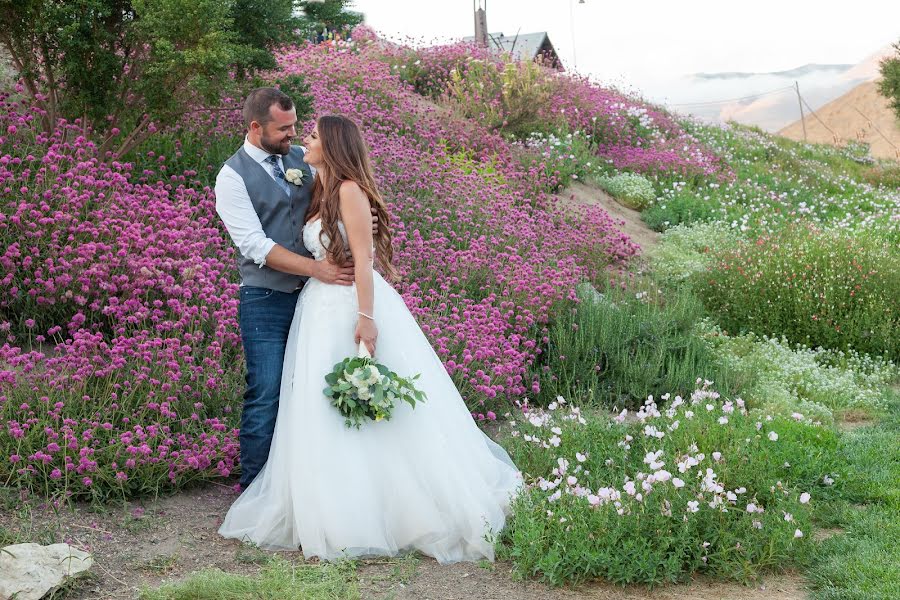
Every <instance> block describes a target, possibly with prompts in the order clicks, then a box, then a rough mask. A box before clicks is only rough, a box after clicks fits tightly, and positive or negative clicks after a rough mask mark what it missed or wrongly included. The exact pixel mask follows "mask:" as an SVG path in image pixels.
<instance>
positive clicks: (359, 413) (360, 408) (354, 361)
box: [323, 342, 425, 429]
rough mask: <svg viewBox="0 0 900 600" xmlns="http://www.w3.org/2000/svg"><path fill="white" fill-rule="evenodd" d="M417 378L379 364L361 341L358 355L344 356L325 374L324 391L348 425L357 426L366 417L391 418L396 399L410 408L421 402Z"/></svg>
mask: <svg viewBox="0 0 900 600" xmlns="http://www.w3.org/2000/svg"><path fill="white" fill-rule="evenodd" d="M418 377H419V376H418V375H415V376H413V377H410V378H404V377H400V376H399V375H397V374H396V373H394V372H393V371H391V370H390V369H388V368H387V367H385V366H384V365H382V364H378V363H377V362H375V359H373V358H372V357H371V356H370V355H369V352H368V350H367V349H366V347H365V344H363V343H362V342H360V344H359V355H358V356H356V357H348V358H345V359H344V360H342V361H341V362H339V363H338V364H336V365H334V369H333V370H332V371H331V373H329V374H328V375H326V376H325V383H327V384H328V385H327V386H326V387H325V389H324V390H323V392H324V394H325V395H326V396H327V397H328V398H330V399H331V404H332V405H333V406H335V407H337V409H338V410H339V411H340V412H341V414H342V415H344V417H345V419H346V420H345V423H346V424H347V427H356V428H357V429H359V426H360V425H362V424H363V422H365V421H366V419H371V420H373V421H381V420H383V419H390V418H391V412H392V411H393V410H394V406H395V405H396V404H397V402H407V403H408V404H409V405H410V406H412V407H413V408H415V407H416V402H424V401H425V394H424V393H423V392H422V391H420V390H417V389H416V387H415V385H414V383H413V382H414V381H415V380H416V379H418Z"/></svg>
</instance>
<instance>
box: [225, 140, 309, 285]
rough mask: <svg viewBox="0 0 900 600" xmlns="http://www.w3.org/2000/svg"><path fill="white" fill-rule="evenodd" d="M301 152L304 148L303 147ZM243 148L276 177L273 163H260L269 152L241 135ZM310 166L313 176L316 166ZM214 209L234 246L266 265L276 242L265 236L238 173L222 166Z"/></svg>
mask: <svg viewBox="0 0 900 600" xmlns="http://www.w3.org/2000/svg"><path fill="white" fill-rule="evenodd" d="M301 148H302V149H303V151H304V153H305V152H306V148H303V146H301ZM244 151H245V152H246V153H247V154H249V155H250V158H252V159H253V160H255V161H256V162H258V163H260V164H262V167H263V168H264V169H265V170H266V173H268V174H269V176H270V177H271V178H272V179H273V180H275V173H273V172H272V166H271V165H269V164H263V161H265V160H266V159H267V158H269V156H271V155H270V154H269V153H268V152H266V151H265V150H263V149H262V148H258V147H256V146H254V145H253V144H251V143H250V142H249V141H248V140H247V138H246V137H245V138H244ZM275 156H276V157H277V159H276V160H277V161H278V166H279V167H281V170H282V171H284V163H283V162H282V160H281V155H280V154H276V155H275ZM310 169H311V170H312V172H313V175H315V169H312V167H310ZM215 192H216V212H217V213H218V214H219V217H220V218H221V219H222V222H223V223H225V229H226V230H228V235H230V236H231V240H232V241H233V242H234V244H235V246H237V247H238V250H239V251H240V253H241V254H242V255H243V256H245V257H247V258H249V259H250V260H252V261H253V262H255V263H256V264H257V265H259V266H260V268H262V266H263V265H265V264H266V256H268V255H269V252H271V251H272V248H274V247H275V245H276V244H275V241H274V240H273V239H271V238H269V237H267V236H266V233H265V231H263V228H262V224H261V223H260V221H259V215H257V214H256V209H254V208H253V203H252V202H251V201H250V195H249V194H248V193H247V186H246V185H245V184H244V179H243V178H242V177H241V176H240V175H238V173H237V171H235V170H234V169H232V168H231V167H229V166H228V165H223V166H222V169H221V170H220V171H219V174H218V176H216V188H215Z"/></svg>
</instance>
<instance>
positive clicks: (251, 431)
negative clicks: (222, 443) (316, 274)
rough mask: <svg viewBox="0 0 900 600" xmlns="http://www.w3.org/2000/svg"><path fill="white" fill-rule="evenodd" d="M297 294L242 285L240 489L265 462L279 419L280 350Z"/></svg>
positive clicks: (285, 339) (282, 353) (284, 341)
mask: <svg viewBox="0 0 900 600" xmlns="http://www.w3.org/2000/svg"><path fill="white" fill-rule="evenodd" d="M299 294H300V292H299V291H296V292H292V293H290V294H288V293H285V292H278V291H275V290H270V289H267V288H260V287H252V286H242V287H241V308H240V324H241V341H242V342H243V344H244V357H245V359H246V361H247V376H246V378H247V389H246V391H245V392H244V410H243V412H242V413H241V432H240V441H241V485H242V486H243V487H246V486H248V485H250V482H252V481H253V479H254V478H255V477H256V475H257V474H258V473H259V471H260V470H261V469H262V468H263V465H265V464H266V460H267V459H268V458H269V446H271V445H272V434H273V433H274V432H275V417H276V416H278V395H279V393H280V391H281V371H282V369H283V367H284V349H285V347H286V346H287V338H288V332H289V331H290V329H291V320H292V319H293V317H294V309H295V308H296V306H297V296H298V295H299Z"/></svg>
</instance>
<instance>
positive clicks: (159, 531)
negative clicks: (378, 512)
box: [0, 484, 806, 600]
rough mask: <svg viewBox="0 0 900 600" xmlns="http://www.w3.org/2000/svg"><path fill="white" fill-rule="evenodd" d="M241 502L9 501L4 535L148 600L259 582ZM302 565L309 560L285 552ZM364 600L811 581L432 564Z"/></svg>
mask: <svg viewBox="0 0 900 600" xmlns="http://www.w3.org/2000/svg"><path fill="white" fill-rule="evenodd" d="M235 498H236V496H235V493H234V492H233V491H232V490H231V489H230V488H228V487H226V486H222V485H215V484H212V485H208V486H206V487H203V488H198V489H194V490H190V491H186V492H181V493H179V494H176V495H174V496H170V497H167V498H161V499H159V500H156V501H153V502H146V503H144V504H143V505H141V504H132V505H130V506H128V507H127V508H123V507H117V508H109V509H98V508H91V507H89V506H82V505H79V506H76V507H75V508H74V509H63V510H62V511H60V513H59V514H58V516H57V515H55V514H54V513H53V511H52V510H50V509H49V508H46V507H45V508H43V509H38V508H35V509H32V510H30V511H29V510H23V508H22V505H21V504H20V505H18V507H17V508H13V506H14V503H10V502H7V503H5V504H6V506H5V507H4V508H2V509H0V526H2V527H5V528H6V529H8V530H10V531H20V532H26V533H28V534H30V536H31V537H33V538H38V539H34V541H40V542H41V543H49V542H50V541H62V540H66V541H68V542H69V543H71V544H73V545H76V546H78V547H81V548H84V549H86V550H88V551H90V552H92V553H93V554H94V558H95V566H94V567H93V568H92V570H91V573H92V575H91V576H90V577H89V578H88V579H87V580H85V581H84V582H82V583H81V584H80V585H79V586H78V587H77V588H76V589H75V590H74V591H73V592H72V593H71V594H70V595H69V596H67V597H68V598H70V599H72V600H88V599H90V600H95V599H104V600H107V599H109V600H115V599H131V598H136V597H137V596H138V592H139V590H140V588H141V587H143V586H149V587H155V586H158V585H160V584H161V583H163V582H165V581H172V580H178V579H182V578H184V577H186V576H187V575H189V574H190V573H192V572H195V571H198V570H201V569H205V568H219V569H222V570H224V571H228V572H232V573H243V574H251V573H256V572H258V571H259V569H260V568H261V565H262V564H263V563H264V562H265V560H266V559H267V557H268V555H269V554H268V553H266V552H263V551H261V550H257V549H254V548H251V547H249V546H245V545H242V544H240V543H238V542H236V541H234V540H225V539H222V538H221V537H219V535H218V534H217V533H216V531H217V529H218V527H219V524H220V523H221V521H222V517H223V516H224V515H225V513H226V511H227V510H228V507H229V506H230V504H231V503H232V502H233V501H234V499H235ZM283 556H285V557H286V558H290V559H292V560H302V558H301V557H300V555H299V554H296V553H284V554H283ZM358 575H359V579H360V587H361V589H362V593H363V598H366V599H372V600H376V599H377V600H388V599H393V600H543V599H551V598H552V599H557V598H559V599H563V600H567V599H568V600H676V599H679V600H720V599H725V598H728V599H735V600H763V599H766V600H770V599H779V600H800V599H801V598H806V592H805V591H804V587H803V581H802V579H801V578H800V577H798V576H794V575H778V576H771V577H769V578H767V579H766V580H765V581H764V582H763V584H762V585H756V586H752V587H744V586H741V585H738V584H731V583H722V582H716V581H709V580H705V579H702V580H698V581H695V582H692V583H690V584H687V585H678V586H672V585H668V586H662V587H658V588H655V589H653V590H648V589H647V588H646V587H644V586H630V587H627V588H621V587H616V586H611V585H606V584H599V583H592V584H586V585H582V586H579V587H577V588H575V589H569V588H551V587H548V586H546V585H544V584H541V583H539V582H535V581H527V582H519V581H515V580H514V579H513V577H512V574H511V565H509V564H508V563H502V562H500V563H495V564H485V565H484V566H479V565H476V564H471V563H464V564H456V565H449V566H441V565H438V564H437V563H436V562H435V561H433V560H431V559H428V558H414V557H413V558H407V559H398V560H370V561H360V563H359V569H358Z"/></svg>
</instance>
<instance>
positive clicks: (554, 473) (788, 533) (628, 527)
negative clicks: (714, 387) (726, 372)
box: [499, 390, 840, 585]
mask: <svg viewBox="0 0 900 600" xmlns="http://www.w3.org/2000/svg"><path fill="white" fill-rule="evenodd" d="M666 398H669V397H668V396H666ZM669 399H670V401H671V402H673V404H672V405H671V407H670V409H668V410H666V409H665V408H664V407H660V409H659V410H657V409H656V407H655V405H650V406H647V407H645V408H644V410H642V411H641V412H640V413H639V414H638V415H637V416H636V418H635V419H630V418H621V419H616V420H615V421H616V422H613V421H612V420H610V419H609V417H608V416H606V415H602V414H600V415H595V414H592V413H582V412H581V411H577V410H575V409H571V408H570V409H569V410H565V409H564V408H563V407H562V406H556V405H551V406H550V407H548V410H546V411H542V410H536V411H528V412H526V413H525V415H524V418H520V419H518V420H517V421H516V422H515V424H514V427H515V431H514V433H513V434H512V435H511V436H510V438H508V440H507V442H506V446H507V448H508V449H509V451H510V455H511V456H512V458H513V460H514V461H515V463H516V465H517V466H518V467H519V468H520V469H522V471H523V472H524V473H526V474H527V476H528V478H529V481H530V482H531V483H533V485H532V486H530V487H529V488H528V489H527V491H526V492H525V493H524V494H522V495H521V496H520V497H519V498H518V500H517V501H516V503H515V505H514V508H513V515H512V517H511V518H510V520H509V521H508V523H507V527H506V529H505V530H504V532H503V533H502V534H501V540H502V541H503V542H504V544H503V545H502V546H500V547H499V555H500V557H501V558H505V559H509V560H511V561H512V562H513V566H514V572H515V573H517V574H518V575H520V576H538V577H541V578H542V579H543V580H545V581H547V582H548V583H550V584H553V585H562V584H566V583H578V582H580V581H584V580H589V579H593V578H602V579H605V580H608V581H611V582H615V583H630V582H645V583H650V584H656V583H661V582H664V581H681V580H685V579H687V578H688V577H689V576H690V575H691V574H692V573H694V572H703V573H707V574H711V575H714V576H717V577H724V578H732V579H737V580H740V581H745V582H746V581H752V580H754V579H755V578H756V577H758V576H759V575H760V574H761V573H762V572H764V571H765V570H767V569H779V568H784V567H785V566H788V565H791V564H797V563H798V562H802V561H803V560H804V559H805V557H806V556H808V553H809V550H810V545H811V544H810V541H811V540H810V537H811V533H812V531H811V525H810V508H811V507H812V506H814V505H815V503H816V502H818V501H819V495H820V490H821V488H820V487H819V486H821V485H822V481H823V478H824V477H825V476H826V475H827V474H829V473H834V471H835V469H836V468H837V465H838V464H839V462H840V456H839V454H838V453H837V448H838V439H837V435H836V434H835V433H834V432H833V431H830V430H828V429H826V428H823V427H817V426H814V425H811V424H809V423H808V421H804V422H799V421H796V420H793V419H784V418H778V417H776V418H774V419H768V418H766V417H765V416H763V415H757V414H754V413H752V412H751V413H746V412H745V411H744V410H743V409H742V408H740V405H739V404H738V405H735V404H734V403H730V402H724V403H723V402H722V400H721V399H719V398H718V395H717V394H715V393H712V392H710V391H708V390H698V391H695V392H694V393H693V394H692V395H691V396H690V397H689V399H686V401H685V402H683V403H682V402H681V400H680V399H672V398H669ZM660 411H661V412H660ZM689 457H690V458H691V460H692V461H696V462H688V458H689ZM676 478H677V481H676ZM630 485H633V487H632V488H631V491H629V486H630ZM804 493H808V494H810V495H811V501H809V500H808V498H807V497H806V496H803V494H804ZM691 503H693V506H692V504H691ZM798 530H799V531H800V533H801V534H802V535H798V534H797V533H796V532H797V531H798Z"/></svg>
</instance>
